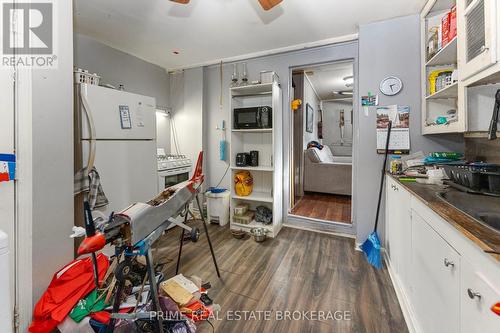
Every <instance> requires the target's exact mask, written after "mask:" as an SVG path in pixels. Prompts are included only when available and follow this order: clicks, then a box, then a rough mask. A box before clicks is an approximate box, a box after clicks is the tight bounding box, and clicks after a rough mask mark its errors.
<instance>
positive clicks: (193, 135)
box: [170, 67, 204, 166]
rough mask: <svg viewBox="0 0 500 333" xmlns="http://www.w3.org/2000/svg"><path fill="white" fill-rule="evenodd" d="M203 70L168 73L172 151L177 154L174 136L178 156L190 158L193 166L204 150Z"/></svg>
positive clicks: (195, 69)
mask: <svg viewBox="0 0 500 333" xmlns="http://www.w3.org/2000/svg"><path fill="white" fill-rule="evenodd" d="M203 82H204V70H203V68H201V67H199V68H193V69H188V70H185V71H182V72H178V73H171V74H170V89H171V90H170V91H171V93H170V95H171V105H172V116H171V119H172V120H171V121H172V122H173V124H174V128H175V130H174V131H173V132H172V140H171V151H172V153H175V152H176V147H175V143H174V137H175V138H176V139H177V143H178V148H179V153H180V154H184V155H186V156H187V157H189V158H190V159H191V161H192V162H193V166H194V164H195V163H196V160H197V158H198V154H199V153H200V151H202V150H203V114H202V110H203V92H204V86H203Z"/></svg>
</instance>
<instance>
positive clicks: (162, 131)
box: [156, 112, 171, 154]
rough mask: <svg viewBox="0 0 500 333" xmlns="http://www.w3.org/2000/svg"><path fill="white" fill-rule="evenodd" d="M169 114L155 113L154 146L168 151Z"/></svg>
mask: <svg viewBox="0 0 500 333" xmlns="http://www.w3.org/2000/svg"><path fill="white" fill-rule="evenodd" d="M170 135H171V134H170V116H166V115H165V114H163V113H158V112H157V113H156V146H157V147H158V148H163V149H165V152H166V153H167V154H169V153H170Z"/></svg>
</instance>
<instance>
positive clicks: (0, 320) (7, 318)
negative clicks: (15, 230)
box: [0, 230, 13, 332]
mask: <svg viewBox="0 0 500 333" xmlns="http://www.w3.org/2000/svg"><path fill="white" fill-rule="evenodd" d="M9 280H10V263H9V238H8V237H7V234H6V233H5V232H3V231H2V230H0V285H1V286H2V288H0V332H13V330H12V312H13V309H12V306H11V302H10V281H9Z"/></svg>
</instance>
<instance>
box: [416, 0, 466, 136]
mask: <svg viewBox="0 0 500 333" xmlns="http://www.w3.org/2000/svg"><path fill="white" fill-rule="evenodd" d="M454 5H456V0H429V1H428V2H427V4H426V5H425V7H424V9H423V10H422V13H421V16H420V18H421V29H422V33H421V48H422V51H421V54H422V55H421V57H422V134H437V133H451V132H464V131H465V130H466V125H467V120H466V113H465V109H464V108H463V107H460V106H462V105H463V101H462V100H463V99H464V94H463V91H464V88H463V85H462V84H461V83H460V82H458V81H457V82H455V83H453V84H452V85H450V86H447V87H445V88H443V89H441V90H439V91H436V92H434V93H433V94H430V83H429V74H430V73H431V72H432V71H434V70H440V69H457V70H460V68H459V67H460V66H459V61H458V39H459V38H460V35H457V36H456V37H455V38H453V39H452V40H451V41H449V42H448V44H446V45H445V46H444V47H442V48H441V49H440V50H439V51H438V52H437V53H436V54H435V55H433V56H432V57H431V58H430V59H429V58H428V54H427V46H428V40H429V29H430V28H431V27H434V26H438V25H439V24H440V23H441V18H442V17H443V16H444V14H445V13H446V12H448V11H450V9H451V8H452V7H453V6H454ZM458 11H459V8H457V19H458V15H459V12H458ZM457 34H458V31H457ZM449 110H456V112H457V121H454V122H450V123H448V124H443V125H436V124H434V121H435V120H436V118H437V117H439V116H445V115H446V114H447V112H448V111H449Z"/></svg>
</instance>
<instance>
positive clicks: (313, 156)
mask: <svg viewBox="0 0 500 333" xmlns="http://www.w3.org/2000/svg"><path fill="white" fill-rule="evenodd" d="M304 154H305V156H304V191H306V192H319V193H329V194H340V195H351V194H352V157H351V156H334V155H333V154H332V151H331V150H330V148H329V147H328V146H323V149H318V148H309V149H307V150H305V152H304Z"/></svg>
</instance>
